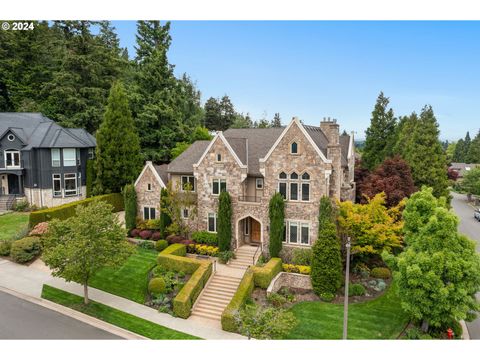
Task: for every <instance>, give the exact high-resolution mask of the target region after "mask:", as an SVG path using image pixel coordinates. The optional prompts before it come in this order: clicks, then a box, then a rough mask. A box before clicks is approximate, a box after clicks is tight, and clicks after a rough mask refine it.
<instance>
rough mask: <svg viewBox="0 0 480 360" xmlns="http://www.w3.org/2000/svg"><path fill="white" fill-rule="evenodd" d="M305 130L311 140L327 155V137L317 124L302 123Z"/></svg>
mask: <svg viewBox="0 0 480 360" xmlns="http://www.w3.org/2000/svg"><path fill="white" fill-rule="evenodd" d="M303 127H304V128H305V130H307V133H308V135H310V137H311V138H312V140H313V142H314V143H315V145H317V147H318V148H319V149H320V151H321V152H322V153H323V155H325V157H327V146H328V139H327V137H326V136H325V134H324V133H323V131H322V130H321V129H320V128H319V127H318V126H313V125H303Z"/></svg>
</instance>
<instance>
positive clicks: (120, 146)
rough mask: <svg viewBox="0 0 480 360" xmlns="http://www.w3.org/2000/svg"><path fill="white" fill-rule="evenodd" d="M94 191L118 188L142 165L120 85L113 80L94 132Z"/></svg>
mask: <svg viewBox="0 0 480 360" xmlns="http://www.w3.org/2000/svg"><path fill="white" fill-rule="evenodd" d="M96 151H97V156H96V170H97V179H96V189H97V190H96V191H97V192H102V193H112V192H119V191H120V190H121V189H122V187H123V186H125V185H126V184H128V183H131V182H132V181H134V180H135V179H136V177H137V176H138V173H139V171H140V169H141V166H142V161H141V157H140V145H139V139H138V135H137V132H136V130H135V126H134V123H133V119H132V115H131V113H130V109H129V107H128V99H127V95H126V93H125V89H124V87H123V85H122V84H121V83H119V82H117V83H114V84H113V86H112V89H111V91H110V96H109V98H108V104H107V109H106V111H105V115H104V119H103V122H102V124H101V126H100V129H99V130H98V132H97V150H96Z"/></svg>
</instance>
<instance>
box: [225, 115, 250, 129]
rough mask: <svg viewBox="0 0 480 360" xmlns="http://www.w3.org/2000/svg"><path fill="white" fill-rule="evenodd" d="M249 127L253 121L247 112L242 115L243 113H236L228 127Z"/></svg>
mask: <svg viewBox="0 0 480 360" xmlns="http://www.w3.org/2000/svg"><path fill="white" fill-rule="evenodd" d="M251 127H253V123H252V119H251V118H250V115H249V114H247V115H246V116H243V114H237V115H236V116H235V120H234V121H233V123H232V125H231V126H230V128H232V129H248V128H251Z"/></svg>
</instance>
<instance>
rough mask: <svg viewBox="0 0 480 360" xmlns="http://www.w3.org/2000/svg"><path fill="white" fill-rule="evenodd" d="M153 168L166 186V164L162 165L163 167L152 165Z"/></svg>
mask: <svg viewBox="0 0 480 360" xmlns="http://www.w3.org/2000/svg"><path fill="white" fill-rule="evenodd" d="M153 167H154V168H155V171H156V172H157V174H158V175H159V176H160V179H162V181H163V183H164V184H165V185H167V183H168V171H167V170H168V164H163V165H153Z"/></svg>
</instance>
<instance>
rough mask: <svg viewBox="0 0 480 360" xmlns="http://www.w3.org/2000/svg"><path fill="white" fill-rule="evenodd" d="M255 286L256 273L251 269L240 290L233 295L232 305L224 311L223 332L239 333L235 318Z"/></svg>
mask: <svg viewBox="0 0 480 360" xmlns="http://www.w3.org/2000/svg"><path fill="white" fill-rule="evenodd" d="M254 285H255V282H254V272H253V270H252V269H251V268H249V269H248V270H247V271H246V272H245V274H244V275H243V278H242V281H240V284H239V285H238V289H237V291H236V292H235V294H234V295H233V298H232V300H230V303H229V304H228V305H227V307H226V308H225V310H223V313H222V320H221V322H222V329H223V330H225V331H230V332H236V331H237V324H236V321H235V316H236V315H237V314H238V312H239V310H240V308H241V307H242V306H243V305H244V304H245V302H246V301H247V299H248V298H249V297H250V295H251V294H252V291H253V288H254Z"/></svg>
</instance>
